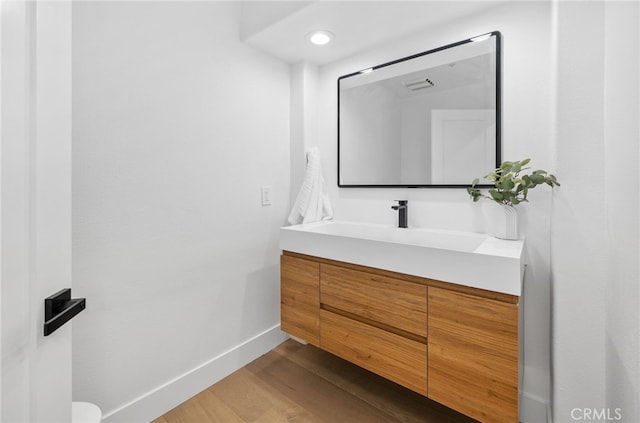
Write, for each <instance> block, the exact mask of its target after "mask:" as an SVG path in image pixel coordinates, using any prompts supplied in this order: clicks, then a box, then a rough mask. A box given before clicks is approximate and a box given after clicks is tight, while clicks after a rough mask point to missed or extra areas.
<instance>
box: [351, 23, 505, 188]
mask: <svg viewBox="0 0 640 423" xmlns="http://www.w3.org/2000/svg"><path fill="white" fill-rule="evenodd" d="M499 100H500V33H499V32H493V33H491V34H486V35H484V36H480V37H475V38H472V39H469V40H464V41H460V42H458V43H454V44H451V45H448V46H444V47H441V48H438V49H434V50H430V51H427V52H424V53H420V54H417V55H415V56H411V57H407V58H404V59H400V60H396V61H393V62H390V63H386V64H383V65H379V66H376V67H374V68H372V69H367V70H363V71H359V72H354V73H351V74H349V75H345V76H342V77H340V78H339V79H338V185H339V186H341V187H366V186H371V187H385V186H389V187H430V186H436V187H454V186H468V185H469V184H470V182H471V181H472V180H473V179H474V178H476V177H479V176H482V175H484V174H486V173H487V172H488V171H490V170H491V169H494V168H496V167H498V166H499V164H500V130H499V128H500V101H499Z"/></svg>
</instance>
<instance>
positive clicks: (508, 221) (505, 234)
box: [494, 204, 518, 240]
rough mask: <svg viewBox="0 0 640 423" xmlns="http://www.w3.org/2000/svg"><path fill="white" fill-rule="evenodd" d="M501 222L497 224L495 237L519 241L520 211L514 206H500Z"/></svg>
mask: <svg viewBox="0 0 640 423" xmlns="http://www.w3.org/2000/svg"><path fill="white" fill-rule="evenodd" d="M499 207H500V210H501V212H500V213H499V216H500V217H499V221H498V222H496V224H495V233H494V236H495V237H496V238H500V239H507V240H516V239H518V210H517V209H516V208H515V207H512V206H506V205H504V204H500V205H499Z"/></svg>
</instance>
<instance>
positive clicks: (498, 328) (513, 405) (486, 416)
mask: <svg viewBox="0 0 640 423" xmlns="http://www.w3.org/2000/svg"><path fill="white" fill-rule="evenodd" d="M281 295H282V297H281V320H282V324H281V327H282V330H284V331H285V332H288V333H290V334H292V335H294V336H296V337H298V338H301V339H303V340H305V341H307V342H309V343H311V344H313V345H316V346H318V347H320V348H321V349H323V350H325V351H328V352H330V353H332V354H335V355H337V356H339V357H341V358H344V359H345V360H348V361H351V362H352V363H355V364H357V365H359V366H361V367H363V368H366V369H368V370H370V371H372V372H374V373H377V374H379V375H381V376H383V377H385V378H387V379H389V380H392V381H394V382H396V383H398V384H400V385H402V386H405V387H407V388H409V389H411V390H413V391H416V392H418V393H420V394H422V395H425V396H427V397H429V398H431V399H433V400H434V401H437V402H440V403H442V404H444V405H446V406H448V407H450V408H452V409H454V410H457V411H459V412H461V413H463V414H466V415H468V416H470V417H472V418H474V419H477V420H479V421H481V422H517V421H518V382H519V363H518V358H519V344H518V327H519V307H518V299H519V297H517V296H512V295H507V294H501V293H492V292H489V291H482V290H478V289H474V288H468V287H464V286H461V285H455V284H450V283H445V282H440V281H433V280H430V279H425V278H419V277H415V276H409V275H403V274H399V273H394V272H388V271H385V270H380V269H373V268H369V267H364V266H358V265H353V264H349V263H341V262H335V261H332V260H327V259H322V258H315V257H310V256H305V255H301V254H296V253H290V252H286V251H285V252H284V253H283V255H282V259H281Z"/></svg>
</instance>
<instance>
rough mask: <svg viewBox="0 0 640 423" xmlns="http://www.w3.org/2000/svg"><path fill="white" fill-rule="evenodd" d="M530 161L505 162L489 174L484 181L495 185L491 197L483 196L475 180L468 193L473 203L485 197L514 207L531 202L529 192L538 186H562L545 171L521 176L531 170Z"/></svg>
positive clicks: (477, 181) (491, 190) (535, 171)
mask: <svg viewBox="0 0 640 423" xmlns="http://www.w3.org/2000/svg"><path fill="white" fill-rule="evenodd" d="M530 161H531V159H524V160H522V161H519V162H504V163H502V165H501V166H500V167H499V168H497V169H496V170H494V171H492V172H490V173H489V174H487V175H486V176H485V177H484V179H487V180H489V181H491V182H492V183H493V184H494V185H495V188H490V189H489V191H488V192H489V195H486V194H483V193H482V192H481V191H480V190H479V189H478V188H476V185H478V183H479V182H480V180H479V179H478V178H476V179H474V180H473V182H472V183H471V187H469V188H467V192H468V193H469V195H470V196H471V198H473V201H478V200H479V199H480V197H485V198H488V199H490V200H493V201H495V202H497V203H499V204H504V205H507V206H511V207H513V206H515V205H517V204H520V203H522V202H523V201H529V200H527V194H528V193H529V190H531V189H533V188H535V187H537V186H538V185H541V184H547V185H549V186H550V187H551V188H553V187H554V186H560V184H559V183H558V181H557V180H556V177H555V176H553V175H551V174H549V173H547V172H546V171H544V170H534V171H533V172H531V173H529V174H523V175H521V173H522V172H523V171H525V170H529V169H530V168H529V167H526V166H527V165H528V164H529V162H530Z"/></svg>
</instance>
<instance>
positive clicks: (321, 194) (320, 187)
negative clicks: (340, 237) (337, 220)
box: [289, 147, 333, 225]
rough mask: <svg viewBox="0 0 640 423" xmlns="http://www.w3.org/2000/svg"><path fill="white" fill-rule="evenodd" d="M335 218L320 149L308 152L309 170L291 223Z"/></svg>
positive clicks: (292, 213)
mask: <svg viewBox="0 0 640 423" xmlns="http://www.w3.org/2000/svg"><path fill="white" fill-rule="evenodd" d="M332 218H333V209H332V208H331V202H330V201H329V196H328V195H327V187H326V185H325V182H324V178H323V177H322V168H321V164H320V152H319V151H318V147H313V148H311V149H309V151H307V169H306V172H305V175H304V181H303V182H302V187H301V188H300V192H299V193H298V197H297V198H296V201H295V203H293V208H292V209H291V213H290V214H289V223H290V224H292V225H297V224H299V223H311V222H318V221H320V220H328V219H332Z"/></svg>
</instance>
